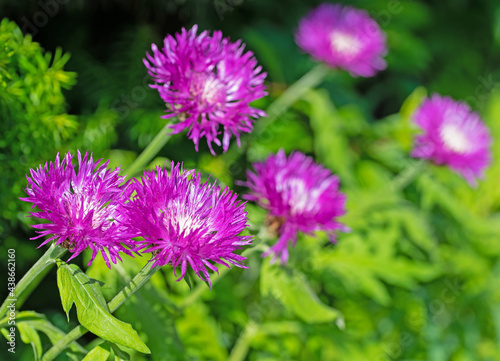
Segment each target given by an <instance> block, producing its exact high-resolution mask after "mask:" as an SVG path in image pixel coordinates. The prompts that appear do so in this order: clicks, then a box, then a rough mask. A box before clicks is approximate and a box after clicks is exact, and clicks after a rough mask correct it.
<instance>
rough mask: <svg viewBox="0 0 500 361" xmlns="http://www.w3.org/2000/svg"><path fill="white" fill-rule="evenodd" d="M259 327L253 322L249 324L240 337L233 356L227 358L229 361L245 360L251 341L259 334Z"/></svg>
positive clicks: (232, 351)
mask: <svg viewBox="0 0 500 361" xmlns="http://www.w3.org/2000/svg"><path fill="white" fill-rule="evenodd" d="M257 327H258V326H257V325H255V324H254V323H253V322H249V323H248V324H247V326H246V327H245V329H244V330H243V332H242V333H241V335H240V337H239V338H238V340H237V341H236V344H235V345H234V347H233V349H232V350H231V354H230V355H229V357H228V358H227V361H243V360H245V358H246V356H247V354H248V350H249V349H250V341H251V340H252V337H254V336H255V334H256V333H257Z"/></svg>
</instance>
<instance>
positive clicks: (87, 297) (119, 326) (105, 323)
mask: <svg viewBox="0 0 500 361" xmlns="http://www.w3.org/2000/svg"><path fill="white" fill-rule="evenodd" d="M57 266H58V270H57V285H58V287H59V292H60V294H61V302H62V305H63V309H64V311H65V312H66V315H68V313H69V311H70V310H71V307H72V305H73V303H74V304H75V306H76V312H77V317H78V321H79V322H80V323H81V324H82V326H83V327H85V328H87V329H88V330H89V331H90V332H92V333H94V334H96V335H97V336H99V337H101V338H103V339H105V340H107V341H110V342H114V343H117V344H120V345H123V346H126V347H130V348H133V349H134V350H137V351H139V352H142V353H150V350H149V348H148V347H147V346H146V344H144V342H143V341H142V340H141V339H140V337H139V335H138V334H137V332H136V331H135V330H134V329H133V328H132V326H131V325H130V324H128V323H125V322H122V321H120V320H118V319H117V318H115V317H113V316H112V315H111V314H110V312H109V310H108V306H107V304H106V300H105V299H104V296H103V295H102V292H101V290H100V288H99V284H98V282H97V281H96V280H93V279H91V278H89V277H88V276H87V275H86V274H84V273H83V272H82V271H81V270H80V268H78V266H77V265H74V264H72V265H68V264H67V263H65V262H63V261H57Z"/></svg>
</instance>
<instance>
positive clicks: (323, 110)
mask: <svg viewBox="0 0 500 361" xmlns="http://www.w3.org/2000/svg"><path fill="white" fill-rule="evenodd" d="M305 99H306V100H307V101H308V102H309V104H310V106H311V111H310V123H311V128H312V130H313V135H314V151H315V153H316V155H317V157H318V160H319V161H320V162H321V163H323V164H325V165H326V166H327V167H328V168H330V169H331V170H333V171H334V172H335V173H337V174H338V175H339V176H340V178H341V179H342V182H343V183H344V184H350V183H352V182H353V181H354V177H353V156H352V151H351V150H350V146H349V142H348V139H347V137H346V136H345V134H344V128H343V123H344V119H342V118H341V116H340V115H339V113H338V111H337V109H336V108H335V106H334V105H333V103H332V101H331V99H330V96H329V95H328V92H327V91H322V90H310V91H309V92H308V93H307V95H306V97H305Z"/></svg>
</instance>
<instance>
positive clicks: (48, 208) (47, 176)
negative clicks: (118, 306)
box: [21, 151, 134, 267]
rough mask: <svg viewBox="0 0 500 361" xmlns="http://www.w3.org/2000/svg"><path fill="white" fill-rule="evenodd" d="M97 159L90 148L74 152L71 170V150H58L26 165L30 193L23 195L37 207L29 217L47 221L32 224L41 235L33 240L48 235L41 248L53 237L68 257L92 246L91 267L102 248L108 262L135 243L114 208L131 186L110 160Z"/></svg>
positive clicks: (24, 199) (126, 197) (118, 256)
mask: <svg viewBox="0 0 500 361" xmlns="http://www.w3.org/2000/svg"><path fill="white" fill-rule="evenodd" d="M100 161H101V160H100V159H99V160H97V161H95V162H94V161H93V159H92V154H90V155H89V153H88V152H86V153H85V155H84V156H83V158H82V156H81V154H80V151H78V170H75V167H74V165H73V156H72V155H71V153H70V152H68V153H66V154H65V155H64V157H63V159H62V160H61V158H60V157H59V154H57V156H56V159H55V161H54V162H48V163H45V166H43V167H42V166H41V165H40V166H39V167H38V168H36V169H30V176H27V179H28V186H27V188H26V193H27V195H28V197H26V198H21V200H23V201H25V202H30V203H32V207H33V208H35V207H37V208H38V211H35V212H31V216H32V217H36V218H40V219H45V220H47V221H48V222H47V223H43V224H36V225H33V227H34V228H36V229H37V233H38V234H39V235H38V236H37V237H34V238H32V239H37V238H40V237H44V236H49V238H47V239H46V240H45V241H44V242H43V243H42V244H41V245H40V247H41V246H43V245H45V244H47V243H48V242H50V241H52V240H55V242H56V243H57V244H60V245H62V246H63V247H65V248H67V249H68V250H69V252H71V253H72V256H71V257H70V258H69V260H71V259H73V258H75V257H76V256H78V255H79V254H80V253H81V252H82V251H83V250H84V249H86V248H90V249H91V250H92V258H91V260H90V262H89V266H90V265H91V264H92V261H93V260H94V258H95V257H96V256H97V254H98V253H99V252H100V253H101V254H102V257H103V258H104V260H105V262H106V264H107V265H108V267H110V260H111V262H113V263H116V261H117V259H119V260H121V258H120V255H119V252H124V253H126V254H128V255H132V253H131V252H130V250H128V249H127V248H125V246H130V247H133V244H134V243H133V241H132V240H131V238H130V234H128V233H127V232H126V231H125V230H124V228H123V226H122V225H121V224H120V215H119V213H118V212H117V210H118V209H119V207H121V206H122V205H123V203H124V202H125V201H126V200H127V199H128V196H129V195H130V190H129V189H128V188H127V183H125V178H124V177H122V176H119V175H118V173H119V171H120V169H119V168H117V169H115V170H112V171H111V170H109V169H107V166H108V164H109V161H107V162H105V163H103V164H101V165H99V163H100ZM69 260H68V261H69Z"/></svg>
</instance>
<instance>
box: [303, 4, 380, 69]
mask: <svg viewBox="0 0 500 361" xmlns="http://www.w3.org/2000/svg"><path fill="white" fill-rule="evenodd" d="M295 41H296V43H297V45H298V46H299V47H300V48H302V50H303V51H304V52H306V53H309V54H310V55H311V56H312V57H313V58H315V59H316V60H318V61H321V62H325V63H326V64H327V65H329V66H331V67H333V68H340V69H344V70H347V71H348V72H349V73H351V75H353V76H363V77H370V76H373V75H375V73H377V72H378V71H379V70H383V69H385V67H386V63H385V60H384V59H383V56H385V54H386V53H387V47H386V42H385V34H384V33H383V32H382V30H381V29H380V27H379V26H378V24H377V22H376V21H375V20H373V19H372V18H371V17H370V15H368V13H367V12H366V11H364V10H358V9H355V8H352V7H350V6H342V5H337V4H335V5H334V4H326V3H324V4H321V5H319V6H318V7H317V8H316V9H314V10H312V11H311V12H310V13H309V14H308V15H306V16H305V17H304V18H303V19H302V20H301V21H300V23H299V26H298V29H297V32H296V33H295Z"/></svg>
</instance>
